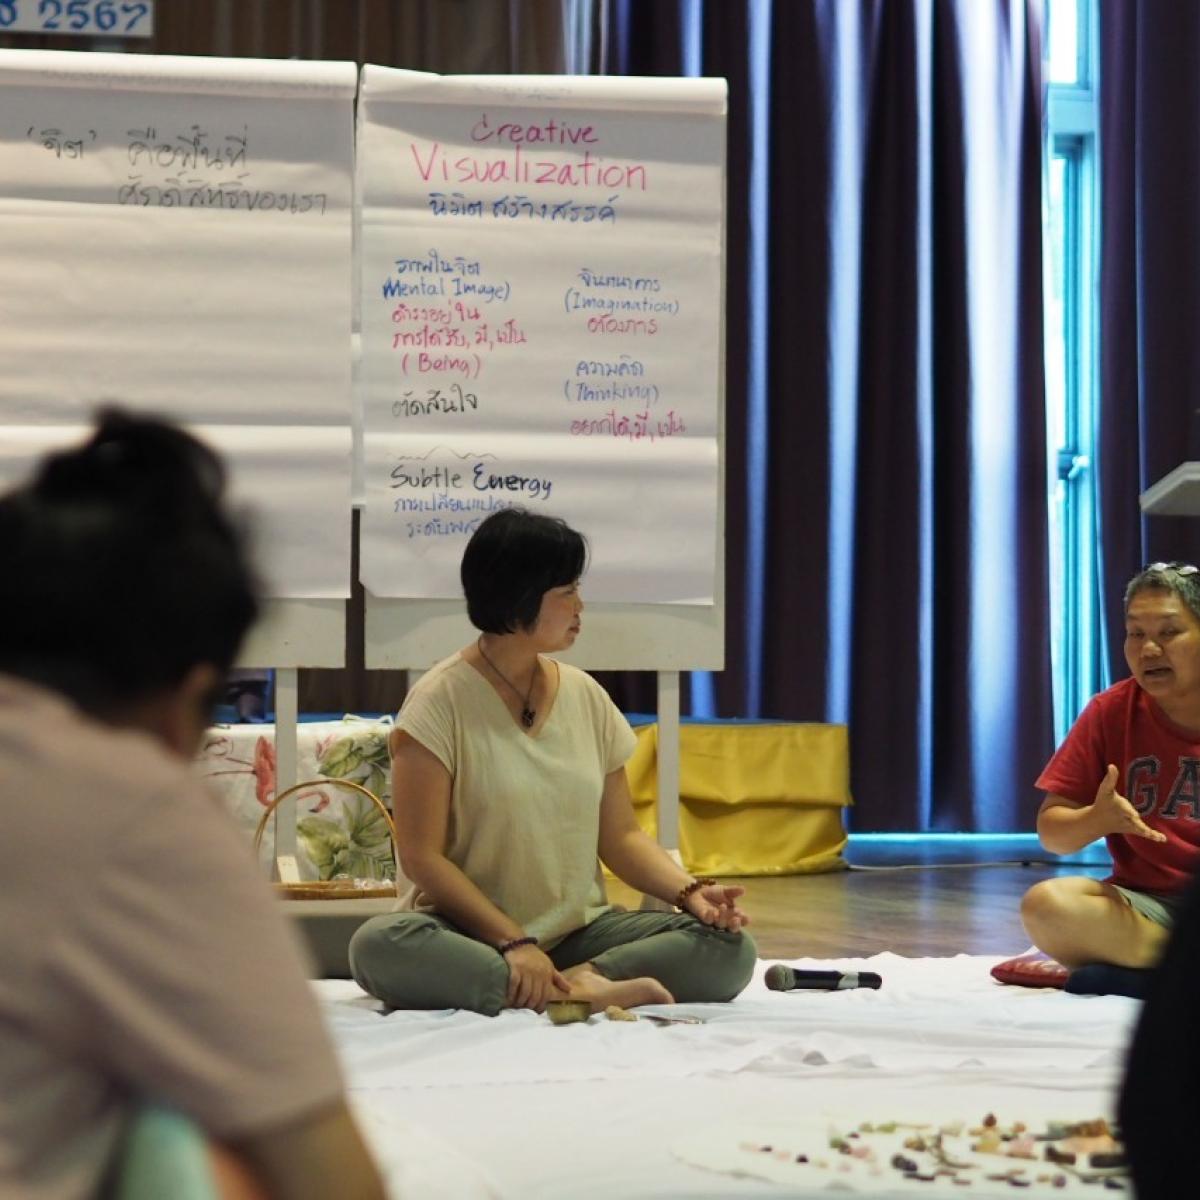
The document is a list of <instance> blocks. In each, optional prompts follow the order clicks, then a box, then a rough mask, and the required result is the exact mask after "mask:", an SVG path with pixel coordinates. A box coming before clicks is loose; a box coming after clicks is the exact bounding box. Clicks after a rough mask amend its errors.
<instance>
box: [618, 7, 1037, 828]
mask: <svg viewBox="0 0 1200 1200" xmlns="http://www.w3.org/2000/svg"><path fill="white" fill-rule="evenodd" d="M1039 7H1040V6H1039V5H1038V4H1037V3H1035V2H1034V3H1027V2H1026V0H939V2H934V0H886V2H885V0H853V2H852V0H787V2H786V3H785V2H782V0H780V2H777V3H771V2H770V0H757V2H756V0H750V2H747V3H745V4H727V3H721V2H709V3H705V2H704V0H693V2H691V3H688V2H686V0H636V2H630V0H623V2H620V0H618V2H616V3H613V4H611V6H610V7H609V8H608V10H607V11H608V18H609V19H608V24H607V28H606V30H605V36H604V38H603V39H602V43H603V44H604V46H605V47H606V61H605V62H604V63H602V64H601V66H602V69H605V70H607V71H609V72H610V73H621V74H626V73H627V74H645V75H675V74H705V75H721V76H724V77H725V78H726V79H728V81H729V85H730V113H729V185H728V197H729V211H728V229H729V239H728V267H727V280H728V283H727V295H726V314H727V315H726V320H727V352H728V357H727V373H726V401H727V409H728V413H727V417H728V420H727V428H728V439H727V445H726V453H727V491H728V504H727V507H728V526H727V534H728V554H727V562H726V570H727V588H726V593H727V597H728V638H727V647H728V652H727V663H728V666H727V669H726V670H725V671H724V672H722V673H721V674H720V675H719V676H716V677H715V678H714V679H712V680H708V679H701V680H699V686H695V685H693V689H692V699H693V710H699V712H700V714H702V715H707V713H706V711H705V710H706V709H707V706H708V705H709V703H710V697H711V705H712V710H715V712H716V713H719V714H721V715H727V716H765V717H773V718H780V719H786V720H811V721H837V722H846V723H848V724H849V726H850V732H851V745H852V777H851V782H852V786H853V789H854V794H855V798H856V804H857V807H856V811H855V812H854V814H853V824H854V827H855V828H856V829H859V830H909V831H923V830H946V831H956V830H970V831H1008V830H1026V829H1028V828H1030V827H1031V826H1032V821H1033V812H1034V809H1035V805H1036V796H1035V793H1034V791H1033V780H1034V778H1035V777H1036V775H1037V773H1038V771H1039V770H1040V768H1041V766H1042V765H1043V763H1044V762H1045V760H1046V758H1047V757H1048V755H1049V753H1050V750H1051V749H1052V744H1051V743H1052V736H1053V735H1052V728H1053V727H1052V712H1051V694H1050V654H1049V615H1048V593H1049V588H1048V566H1047V461H1046V426H1045V405H1044V396H1043V383H1042V293H1041V287H1042V283H1041V209H1040V203H1041V192H1040V189H1041V82H1040V41H1039V30H1038V27H1037V23H1036V13H1037V11H1038V9H1039ZM606 682H608V683H609V685H610V687H611V688H612V690H613V691H614V693H615V695H616V696H617V698H618V701H619V702H620V703H622V704H623V705H624V706H626V707H627V708H647V707H652V705H653V694H652V692H651V691H650V690H649V682H650V681H648V680H645V679H640V680H639V679H636V678H634V677H630V676H620V677H610V678H609V679H608V680H607V681H606Z"/></svg>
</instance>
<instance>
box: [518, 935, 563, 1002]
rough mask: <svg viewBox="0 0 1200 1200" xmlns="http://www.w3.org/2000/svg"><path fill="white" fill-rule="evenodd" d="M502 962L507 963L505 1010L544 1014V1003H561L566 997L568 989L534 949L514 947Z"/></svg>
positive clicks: (553, 969)
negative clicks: (558, 1001) (527, 1009)
mask: <svg viewBox="0 0 1200 1200" xmlns="http://www.w3.org/2000/svg"><path fill="white" fill-rule="evenodd" d="M504 961H505V962H506V963H508V996H507V1001H506V1002H507V1004H508V1007H509V1008H532V1009H533V1011H534V1012H539V1013H540V1012H545V1011H546V1001H548V1000H565V999H566V998H567V996H568V995H569V994H570V991H571V985H570V984H569V983H568V982H567V981H566V980H565V979H564V978H563V977H562V975H560V974H559V972H558V970H557V969H556V968H555V966H554V964H553V963H552V962H551V961H550V959H549V958H548V957H547V956H546V954H545V953H544V952H543V951H541V950H539V949H538V948H537V946H532V945H527V946H518V947H516V949H515V950H510V951H509V952H508V953H507V954H506V955H505V956H504Z"/></svg>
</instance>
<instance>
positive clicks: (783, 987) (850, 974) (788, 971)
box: [766, 963, 883, 992]
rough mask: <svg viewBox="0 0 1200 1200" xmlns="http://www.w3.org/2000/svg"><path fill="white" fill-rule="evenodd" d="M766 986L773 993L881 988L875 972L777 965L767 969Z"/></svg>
mask: <svg viewBox="0 0 1200 1200" xmlns="http://www.w3.org/2000/svg"><path fill="white" fill-rule="evenodd" d="M766 984H767V987H768V988H770V990H771V991H773V992H841V991H844V990H846V989H847V988H879V987H881V986H882V985H883V980H882V979H881V978H880V977H879V976H878V975H876V974H875V972H874V971H805V970H801V969H800V968H799V967H785V966H784V965H783V963H776V964H775V965H774V966H773V967H768V968H767V974H766Z"/></svg>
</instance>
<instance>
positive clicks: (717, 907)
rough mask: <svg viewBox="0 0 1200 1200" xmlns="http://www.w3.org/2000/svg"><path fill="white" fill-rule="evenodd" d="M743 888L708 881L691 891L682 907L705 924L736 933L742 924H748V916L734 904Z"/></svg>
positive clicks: (743, 890)
mask: <svg viewBox="0 0 1200 1200" xmlns="http://www.w3.org/2000/svg"><path fill="white" fill-rule="evenodd" d="M745 890H746V889H745V888H740V887H725V886H724V885H723V884H720V883H710V884H708V885H707V886H706V887H702V888H697V889H696V891H694V892H692V894H691V895H690V896H688V897H687V899H686V900H685V901H684V907H685V908H686V909H687V911H688V912H690V913H691V914H692V916H693V917H695V918H696V920H698V921H703V922H704V924H705V925H714V926H716V928H718V929H727V930H728V931H729V932H730V933H736V932H737V931H738V930H739V929H741V927H742V926H743V925H749V924H750V918H749V917H748V916H746V914H745V913H744V912H742V910H741V909H740V908H738V906H737V904H736V900H737V898H738V897H739V896H740V895H742V893H743V892H745Z"/></svg>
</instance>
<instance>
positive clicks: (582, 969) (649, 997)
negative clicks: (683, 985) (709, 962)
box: [563, 963, 675, 1013]
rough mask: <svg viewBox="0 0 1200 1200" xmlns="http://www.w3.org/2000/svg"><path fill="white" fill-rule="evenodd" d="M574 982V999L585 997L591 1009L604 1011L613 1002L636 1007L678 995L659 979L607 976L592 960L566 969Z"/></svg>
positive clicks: (571, 982) (564, 973) (622, 1005)
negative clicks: (611, 977)
mask: <svg viewBox="0 0 1200 1200" xmlns="http://www.w3.org/2000/svg"><path fill="white" fill-rule="evenodd" d="M563 975H564V976H565V977H566V980H567V982H568V983H569V984H570V985H571V999H572V1000H586V1001H587V1002H588V1003H589V1004H590V1005H591V1006H592V1012H594V1013H597V1012H603V1011H604V1010H605V1009H606V1008H607V1007H608V1006H609V1005H610V1004H616V1005H618V1006H619V1007H621V1008H636V1007H637V1006H638V1005H639V1004H674V1003H675V997H674V996H672V995H671V993H670V992H668V991H667V989H666V988H665V987H663V985H662V984H661V983H659V982H658V980H657V979H653V978H651V977H650V976H649V975H643V976H642V977H641V978H640V979H606V978H605V977H604V976H603V975H601V974H600V972H599V971H597V970H596V969H595V968H594V967H593V966H592V965H591V964H590V963H582V964H580V965H579V966H578V967H571V968H570V969H569V970H566V971H564V972H563Z"/></svg>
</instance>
